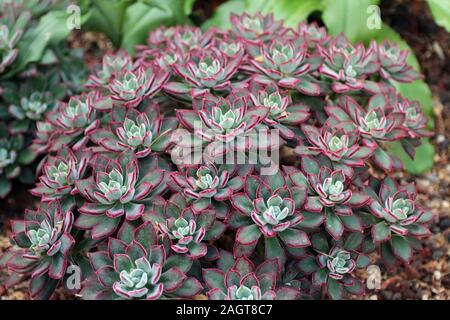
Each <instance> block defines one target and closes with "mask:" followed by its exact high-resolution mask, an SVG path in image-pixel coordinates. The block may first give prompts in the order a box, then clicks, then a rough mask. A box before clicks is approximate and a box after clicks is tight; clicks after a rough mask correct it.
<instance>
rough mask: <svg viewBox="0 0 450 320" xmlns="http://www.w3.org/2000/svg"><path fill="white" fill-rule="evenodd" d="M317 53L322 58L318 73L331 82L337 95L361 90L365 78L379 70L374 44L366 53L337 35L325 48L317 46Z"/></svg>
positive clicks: (362, 47) (363, 49)
mask: <svg viewBox="0 0 450 320" xmlns="http://www.w3.org/2000/svg"><path fill="white" fill-rule="evenodd" d="M317 51H318V53H319V54H320V55H321V56H322V58H323V63H322V64H321V66H320V67H319V72H320V73H321V74H322V75H324V76H325V77H328V78H330V79H332V80H333V83H332V86H331V87H332V89H333V91H334V92H337V93H345V92H348V91H352V90H353V91H354V90H361V89H362V88H364V80H365V77H366V76H367V75H369V74H373V73H375V72H377V70H378V68H379V63H378V61H377V60H378V59H377V47H376V44H375V42H372V43H371V45H370V47H369V49H368V50H367V51H366V49H365V48H364V46H363V45H362V44H360V45H358V46H357V47H354V46H353V45H352V44H351V43H350V42H349V41H348V39H347V38H346V37H345V36H344V35H339V36H338V37H336V38H335V39H333V40H331V41H330V43H329V44H328V46H327V47H326V48H322V47H321V46H318V48H317Z"/></svg>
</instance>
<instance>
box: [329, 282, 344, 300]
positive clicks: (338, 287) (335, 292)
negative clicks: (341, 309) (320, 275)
mask: <svg viewBox="0 0 450 320" xmlns="http://www.w3.org/2000/svg"><path fill="white" fill-rule="evenodd" d="M327 293H328V295H329V296H330V298H331V299H333V300H340V299H342V294H343V288H342V284H340V283H339V282H338V281H337V280H335V279H333V278H328V282H327Z"/></svg>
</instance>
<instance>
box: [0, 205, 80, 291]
mask: <svg viewBox="0 0 450 320" xmlns="http://www.w3.org/2000/svg"><path fill="white" fill-rule="evenodd" d="M72 224H73V214H72V212H71V211H70V207H69V208H67V207H65V208H62V207H61V206H60V204H59V202H58V201H53V202H44V203H42V204H41V207H40V208H39V210H37V211H31V210H30V211H27V212H26V213H25V217H24V220H15V221H13V222H12V231H13V237H12V239H13V241H14V246H13V247H12V248H11V249H10V250H9V251H8V252H7V253H6V255H5V256H4V257H2V261H1V263H0V265H3V266H6V267H7V268H8V269H9V270H11V271H12V272H13V273H14V274H18V275H22V276H28V277H31V281H30V284H29V290H30V296H31V297H32V298H39V299H47V298H49V297H50V296H51V294H52V293H53V291H54V289H55V287H56V285H57V284H58V282H59V281H60V280H61V279H62V278H63V276H64V274H65V272H66V269H67V266H68V257H69V254H70V250H71V248H72V246H73V245H74V243H75V239H74V238H73V236H72V235H71V229H72Z"/></svg>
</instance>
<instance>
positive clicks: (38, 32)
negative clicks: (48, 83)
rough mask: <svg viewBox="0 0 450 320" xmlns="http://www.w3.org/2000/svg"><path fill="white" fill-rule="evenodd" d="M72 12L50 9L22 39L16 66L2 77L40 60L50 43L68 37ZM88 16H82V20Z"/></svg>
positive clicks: (6, 76)
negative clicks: (68, 25) (68, 24)
mask: <svg viewBox="0 0 450 320" xmlns="http://www.w3.org/2000/svg"><path fill="white" fill-rule="evenodd" d="M69 16H70V14H68V13H66V11H61V10H57V11H50V12H48V13H47V14H45V15H44V16H42V17H41V19H40V20H39V23H38V25H37V26H36V27H35V28H31V29H28V30H27V32H25V34H24V36H23V38H22V39H21V41H19V55H18V57H17V59H16V61H15V62H14V67H13V68H11V70H10V71H9V72H8V73H6V74H4V75H2V78H8V77H9V76H11V75H13V74H16V73H17V72H19V71H22V70H23V69H24V68H25V67H26V66H27V64H29V63H33V62H37V61H39V60H40V59H41V58H42V56H43V55H44V52H45V49H46V48H47V46H48V45H49V44H56V43H58V42H60V41H62V40H64V39H66V38H67V36H68V35H69V33H70V32H71V30H70V29H69V28H68V27H67V21H68V19H69ZM85 19H86V16H83V17H82V18H81V22H82V23H83V21H84V20H85Z"/></svg>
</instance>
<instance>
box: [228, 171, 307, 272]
mask: <svg viewBox="0 0 450 320" xmlns="http://www.w3.org/2000/svg"><path fill="white" fill-rule="evenodd" d="M244 190H245V192H242V193H237V194H234V195H233V196H231V199H230V201H231V204H232V205H233V207H234V208H235V209H236V210H237V212H236V214H235V215H237V216H236V217H235V218H234V220H235V223H232V222H230V223H231V225H232V226H233V224H234V226H235V227H238V230H237V232H236V243H235V247H234V254H235V255H236V256H240V255H243V256H248V255H250V254H251V253H252V252H253V250H254V249H255V247H256V245H257V244H258V241H259V239H260V238H261V237H263V238H264V243H265V258H266V259H278V260H279V263H280V265H281V266H283V265H284V263H285V262H286V253H285V252H284V250H283V248H282V246H281V243H280V240H281V242H282V243H283V244H284V245H285V246H286V247H287V248H288V249H287V250H288V251H289V248H292V249H293V250H295V249H299V248H303V247H306V246H308V245H309V244H310V242H309V239H308V235H307V234H306V233H305V232H304V231H303V230H300V229H299V228H296V226H297V225H298V224H299V223H300V222H301V221H302V220H303V218H304V217H303V215H302V213H301V209H302V208H303V205H304V203H305V201H306V197H307V190H306V188H305V187H298V186H291V185H290V181H289V180H286V178H285V176H284V173H282V172H281V171H278V173H277V174H274V175H272V176H266V177H265V179H264V180H263V179H261V178H260V177H258V176H253V175H250V176H247V177H246V181H245V187H244Z"/></svg>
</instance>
